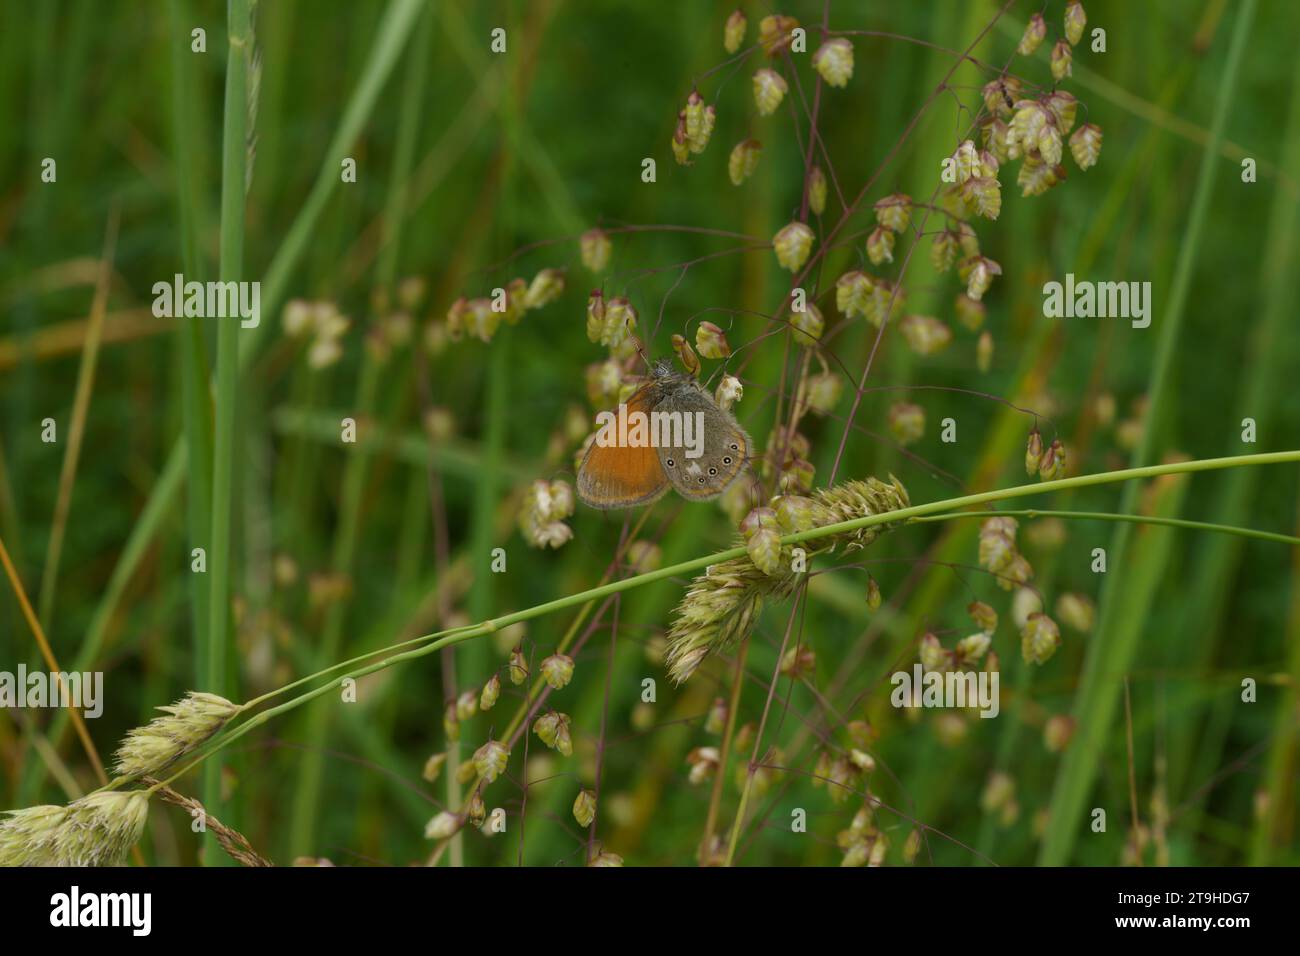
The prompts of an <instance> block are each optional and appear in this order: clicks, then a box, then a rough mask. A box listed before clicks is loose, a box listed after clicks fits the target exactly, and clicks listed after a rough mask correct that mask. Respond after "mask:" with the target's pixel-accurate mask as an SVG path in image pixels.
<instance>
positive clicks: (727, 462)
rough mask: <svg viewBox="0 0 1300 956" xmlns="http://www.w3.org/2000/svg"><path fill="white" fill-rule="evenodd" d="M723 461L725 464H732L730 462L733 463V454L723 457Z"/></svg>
mask: <svg viewBox="0 0 1300 956" xmlns="http://www.w3.org/2000/svg"><path fill="white" fill-rule="evenodd" d="M722 463H723V464H724V465H730V464H731V456H730V455H727V456H726V457H724V458H723V459H722Z"/></svg>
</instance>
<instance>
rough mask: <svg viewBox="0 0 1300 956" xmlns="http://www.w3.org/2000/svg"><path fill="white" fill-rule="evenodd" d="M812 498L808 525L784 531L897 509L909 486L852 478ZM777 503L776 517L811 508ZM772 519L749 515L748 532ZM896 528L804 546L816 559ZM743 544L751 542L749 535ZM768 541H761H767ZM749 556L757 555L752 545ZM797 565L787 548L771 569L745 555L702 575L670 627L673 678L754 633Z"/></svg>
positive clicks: (791, 581)
mask: <svg viewBox="0 0 1300 956" xmlns="http://www.w3.org/2000/svg"><path fill="white" fill-rule="evenodd" d="M809 501H810V504H809V506H808V508H807V515H806V517H807V525H808V528H807V529H800V528H793V527H783V528H780V529H779V530H780V531H781V532H782V533H785V534H789V533H793V532H794V531H797V530H810V529H812V528H820V527H825V526H827V525H831V524H836V523H838V522H841V521H849V520H852V519H854V518H862V517H866V516H867V515H876V514H883V513H885V512H888V511H897V510H898V509H900V508H906V507H907V506H908V504H909V502H908V498H907V491H906V489H905V488H904V487H903V486H902V485H901V484H899V482H898V480H897V479H891V481H890V482H888V483H886V482H883V481H880V480H879V479H877V478H868V479H867V480H865V481H848V482H845V483H843V484H840V485H836V486H835V487H833V488H824V489H818V490H817V491H816V492H814V493H813V495H812V496H811V497H810V499H809ZM775 504H776V505H778V507H774V508H772V509H762V510H764V511H770V512H771V513H772V515H776V514H781V513H786V514H792V513H804V510H805V509H802V508H800V509H787V508H782V507H779V501H778V502H776V503H775ZM747 520H749V519H747ZM770 521H771V518H770V517H768V516H767V515H761V514H760V515H759V516H757V517H755V518H753V519H752V520H750V526H751V529H752V530H751V532H750V534H749V535H748V536H747V537H748V538H749V539H752V538H754V537H757V536H759V535H760V533H761V532H762V531H765V530H768V528H767V527H766V525H767V524H768V522H770ZM778 524H779V522H778ZM890 527H891V525H888V524H886V525H876V526H873V527H870V528H860V529H857V530H854V531H849V532H844V533H842V534H837V535H832V536H828V537H827V538H823V539H813V540H811V541H808V542H805V543H804V545H803V547H804V548H805V550H806V551H807V554H808V556H809V557H812V556H813V555H814V554H821V553H827V552H830V551H833V550H835V549H836V548H837V547H842V548H843V549H844V550H845V551H852V550H855V549H858V548H864V547H866V546H867V545H868V544H870V543H871V542H872V541H874V540H875V539H876V538H877V537H879V536H880V534H881V533H882V532H884V531H885V530H888V529H889V528H890ZM763 537H764V538H766V536H763ZM744 543H746V544H747V545H748V540H746V541H745V542H744ZM767 543H768V542H766V541H765V540H764V541H762V544H763V545H764V546H766V545H767ZM778 544H779V542H778ZM763 550H765V547H764V548H763ZM750 553H751V554H752V553H753V552H752V550H751V552H750ZM763 557H764V559H766V557H767V555H766V554H764V555H763ZM791 564H792V562H791V561H790V549H789V547H788V546H786V547H782V548H781V549H780V552H779V554H778V556H777V565H776V566H775V567H773V568H772V569H771V570H770V571H766V570H763V569H761V568H759V567H758V566H757V565H756V564H755V563H754V560H753V559H752V558H751V557H750V556H749V555H746V556H744V557H739V558H732V559H730V560H728V561H723V562H721V563H719V564H715V565H713V566H712V567H711V568H709V569H708V570H707V571H705V573H704V574H701V575H699V576H697V577H696V578H695V580H694V581H692V582H691V585H690V589H689V590H688V591H687V592H686V596H685V597H684V598H683V599H682V601H681V603H680V604H678V606H677V610H676V612H675V616H674V619H673V623H672V627H671V628H670V629H669V632H668V651H667V654H666V656H665V663H666V664H667V666H668V673H669V675H670V676H671V677H672V679H673V680H674V681H676V682H677V683H679V684H680V683H682V682H683V681H684V680H686V679H687V678H688V677H690V676H691V674H693V673H694V672H695V669H696V668H697V667H699V666H700V664H701V663H702V662H703V660H704V658H705V657H707V656H708V655H709V654H710V653H711V652H714V651H718V650H723V649H725V648H727V647H730V646H732V645H733V644H735V643H736V642H737V641H739V640H742V639H744V638H745V637H747V636H748V635H749V632H750V631H752V630H753V628H754V625H755V624H756V623H758V617H759V614H760V613H761V612H762V609H763V605H764V603H765V602H766V601H772V600H782V599H784V598H786V597H789V596H790V595H791V594H792V593H793V592H794V589H795V586H796V585H797V584H798V582H799V580H800V577H801V575H800V574H799V572H796V571H794V570H793V569H792V567H791Z"/></svg>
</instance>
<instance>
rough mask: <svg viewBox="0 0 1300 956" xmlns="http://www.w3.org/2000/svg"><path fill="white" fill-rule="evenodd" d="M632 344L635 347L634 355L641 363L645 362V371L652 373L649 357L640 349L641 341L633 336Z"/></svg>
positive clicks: (651, 363) (652, 367)
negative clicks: (638, 357) (639, 358)
mask: <svg viewBox="0 0 1300 956" xmlns="http://www.w3.org/2000/svg"><path fill="white" fill-rule="evenodd" d="M632 344H633V345H635V346H636V354H637V355H639V356H641V361H642V362H645V370H646V371H647V372H652V371H654V363H653V362H651V361H650V357H649V356H648V355H646V354H645V350H644V349H643V348H641V340H640V339H639V338H637V337H636V336H635V335H633V336H632Z"/></svg>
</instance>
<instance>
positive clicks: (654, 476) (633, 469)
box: [578, 385, 668, 510]
mask: <svg viewBox="0 0 1300 956" xmlns="http://www.w3.org/2000/svg"><path fill="white" fill-rule="evenodd" d="M657 397H658V390H657V387H656V386H654V385H647V386H646V387H645V388H642V389H640V390H639V391H637V392H636V393H635V394H634V395H633V396H632V397H631V398H629V399H628V400H627V410H628V412H629V413H631V412H634V411H641V412H645V413H646V414H647V415H648V414H649V413H650V412H651V411H652V409H653V404H654V402H655V399H656V398H657ZM655 452H656V449H654V448H652V447H650V446H648V445H643V446H623V445H607V446H602V445H599V444H597V443H596V442H594V441H593V442H592V443H591V446H590V447H589V448H588V449H587V454H586V455H584V456H583V459H582V465H581V466H580V467H579V468H578V497H579V498H581V499H582V500H583V502H584V503H586V504H587V505H590V506H591V507H592V508H601V509H605V510H608V509H610V508H631V507H634V506H636V505H643V504H647V503H649V502H651V501H654V500H655V499H656V498H658V497H659V496H660V495H662V494H663V493H664V492H665V491H667V490H668V479H667V478H666V477H665V476H664V469H663V465H662V464H660V461H659V456H658V455H657V454H655Z"/></svg>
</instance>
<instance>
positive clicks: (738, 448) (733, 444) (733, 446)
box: [731, 441, 740, 451]
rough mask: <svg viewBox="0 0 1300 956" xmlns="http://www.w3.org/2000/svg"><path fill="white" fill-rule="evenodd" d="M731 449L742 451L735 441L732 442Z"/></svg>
mask: <svg viewBox="0 0 1300 956" xmlns="http://www.w3.org/2000/svg"><path fill="white" fill-rule="evenodd" d="M731 450H732V451H740V446H739V445H737V444H736V443H735V442H734V441H733V442H732V443H731Z"/></svg>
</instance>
